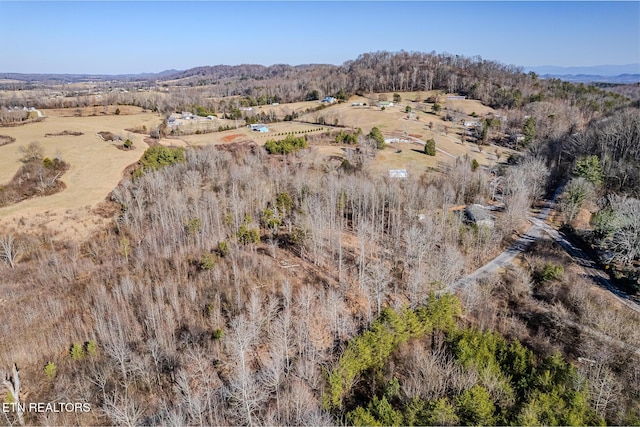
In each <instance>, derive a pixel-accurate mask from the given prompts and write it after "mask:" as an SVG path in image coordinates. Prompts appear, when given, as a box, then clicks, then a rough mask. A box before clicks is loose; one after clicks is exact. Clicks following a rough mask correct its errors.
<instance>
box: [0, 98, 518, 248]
mask: <svg viewBox="0 0 640 427" xmlns="http://www.w3.org/2000/svg"><path fill="white" fill-rule="evenodd" d="M386 95H387V98H388V99H392V97H393V94H392V93H390V94H386ZM400 95H401V97H402V101H401V102H400V103H399V104H396V105H394V106H392V107H387V108H386V109H385V110H381V109H379V108H377V107H375V106H370V105H367V106H353V105H352V103H363V104H364V103H367V104H371V99H370V98H367V97H359V96H354V97H352V98H351V99H350V100H349V101H346V102H343V103H340V104H334V105H331V106H328V107H326V108H324V109H322V110H320V111H313V112H310V113H306V114H300V113H303V112H304V111H306V110H307V109H309V108H311V109H313V108H316V107H317V106H318V105H320V103H319V102H317V101H307V102H298V103H294V104H282V105H272V106H262V107H254V112H256V113H259V112H260V111H264V112H265V113H269V112H271V111H273V112H274V113H276V114H277V115H278V116H280V117H282V116H283V115H285V114H290V113H292V112H298V113H299V114H300V117H299V120H302V121H309V122H313V121H316V120H317V119H318V118H319V117H322V118H324V120H325V122H326V123H327V124H334V123H338V124H339V125H341V126H346V128H337V127H333V126H323V125H315V124H310V123H302V122H300V121H294V122H279V123H271V124H267V126H268V127H269V129H270V132H268V133H259V132H253V131H251V130H250V129H249V128H247V127H246V126H244V125H240V122H241V121H238V128H237V129H236V128H235V121H230V120H224V121H223V120H216V121H212V122H211V126H218V125H220V124H222V122H224V124H230V125H232V126H234V128H233V129H231V130H228V131H223V132H212V133H205V134H201V135H195V134H194V135H184V136H176V137H171V138H165V139H162V140H161V141H160V143H161V144H163V145H176V146H200V145H220V144H229V143H243V142H252V143H255V144H258V145H264V143H265V142H266V141H267V140H269V139H281V138H284V136H285V134H287V133H294V134H295V135H297V136H301V135H308V134H318V133H322V132H326V131H328V130H340V129H346V130H349V129H355V128H358V127H359V128H362V129H363V131H364V132H365V134H366V133H368V132H369V131H370V130H371V128H372V127H374V126H376V127H378V128H379V129H380V130H381V131H382V133H383V135H384V136H385V137H386V138H408V137H413V138H416V139H417V140H419V141H426V140H427V139H430V138H434V139H435V141H436V147H437V149H438V150H439V151H437V153H436V156H433V157H431V156H426V155H425V154H424V153H423V144H422V143H420V142H418V143H410V142H395V143H392V144H388V146H387V148H386V149H385V150H382V151H379V152H378V153H377V156H376V158H375V159H374V160H372V162H371V163H370V168H371V171H372V173H374V174H380V175H387V174H388V170H389V169H407V171H408V172H409V173H410V174H412V175H422V174H423V173H425V172H429V171H434V170H436V169H437V168H438V167H440V166H441V165H442V164H444V163H448V162H450V161H452V160H453V159H454V158H456V157H459V156H464V155H468V156H469V157H470V158H471V159H476V160H477V161H478V162H479V163H480V164H482V165H492V164H495V163H496V162H497V161H498V160H499V158H498V156H499V157H500V160H502V161H504V160H505V159H506V158H507V156H508V155H509V154H510V153H511V152H512V151H511V150H507V149H504V148H502V147H495V146H490V147H482V151H480V150H479V149H478V147H477V145H476V144H472V143H465V144H462V143H461V142H460V136H459V134H460V132H461V131H462V128H461V124H460V123H453V122H447V121H444V120H443V115H436V114H433V113H431V112H430V109H431V104H425V103H422V102H416V101H415V100H417V101H421V100H424V99H426V98H427V97H428V96H430V95H431V93H429V92H419V93H401V94H400ZM376 99H377V95H376ZM447 102H448V104H447V108H450V109H456V110H458V111H462V112H464V114H467V115H469V114H470V113H471V112H475V113H476V114H479V115H486V114H489V113H491V112H493V110H491V109H490V108H489V107H485V106H482V105H481V104H480V103H479V102H478V101H473V100H455V101H447ZM406 106H411V107H412V109H413V111H414V114H413V115H412V116H411V117H409V115H408V114H407V113H406V112H405V108H406ZM116 108H119V109H120V114H119V115H115V114H114V112H115V110H116ZM419 109H424V111H425V112H420V111H417V110H419ZM43 113H44V115H45V116H46V119H45V120H44V121H42V122H39V123H31V124H27V125H24V126H17V127H8V128H2V129H1V131H2V132H1V133H2V134H4V135H7V136H10V137H13V138H15V139H16V141H15V142H14V143H12V144H9V145H5V146H0V185H1V184H2V183H4V182H8V181H9V180H10V179H11V178H12V176H13V175H14V174H15V172H16V171H17V170H18V168H19V167H20V165H21V163H20V160H19V159H20V154H19V152H18V149H19V148H20V147H24V146H26V145H28V144H29V143H30V142H32V141H39V142H40V143H41V145H42V147H43V148H44V155H45V156H47V157H50V158H53V157H55V156H57V155H58V153H59V154H60V155H61V156H62V158H63V159H64V160H65V161H67V162H68V163H70V165H71V169H70V170H69V171H68V172H67V173H66V174H65V175H64V176H63V177H62V178H61V179H62V181H63V182H64V183H65V184H66V186H67V188H66V189H65V190H63V191H62V192H60V193H58V194H55V195H52V196H48V197H42V198H35V199H31V200H26V201H23V202H20V203H18V204H16V205H12V206H6V207H4V208H0V227H1V228H3V229H15V230H18V231H24V232H28V231H29V230H38V229H39V230H42V229H43V228H44V229H47V230H48V231H49V232H51V233H53V234H54V235H67V236H68V235H74V236H76V237H77V236H84V237H86V236H87V235H88V233H90V232H91V231H92V230H93V229H95V227H96V226H97V225H99V224H101V223H102V222H104V221H105V220H104V219H102V218H100V217H99V216H97V215H95V214H94V213H93V209H95V208H96V206H98V205H99V203H100V202H102V201H103V200H104V199H105V197H106V196H107V195H108V194H109V192H110V191H112V190H113V188H115V187H116V186H117V184H118V182H119V181H120V180H121V178H122V173H123V170H124V169H125V168H126V167H127V166H129V165H130V164H133V163H135V162H136V161H137V160H139V158H140V157H141V155H142V154H143V152H144V150H145V149H146V148H147V144H146V143H145V142H144V141H143V139H144V138H145V135H140V134H136V133H131V132H128V131H126V130H125V129H133V128H142V126H146V127H147V129H152V128H154V127H156V126H158V125H159V124H160V123H161V120H162V118H161V117H160V116H159V115H157V114H153V113H149V112H143V110H142V109H140V108H138V107H130V106H108V107H87V108H83V109H80V110H78V109H56V110H43ZM101 131H105V132H111V133H113V134H115V135H119V136H121V137H122V138H124V139H126V138H129V139H131V140H132V141H133V142H134V147H135V149H134V150H131V151H122V150H119V149H118V148H117V147H116V144H115V143H111V142H105V141H103V140H102V139H100V137H99V136H98V135H97V133H98V132H101ZM71 133H82V135H77V136H74V135H72V134H71ZM45 134H54V135H55V134H61V135H58V136H51V137H45ZM347 148H348V147H344V146H337V145H333V144H326V145H322V144H318V143H314V144H313V146H312V147H310V149H309V151H308V153H309V154H308V155H309V158H310V159H311V160H312V163H313V164H315V165H317V166H323V165H327V164H332V165H334V166H336V167H337V165H339V162H340V161H339V159H337V160H336V158H339V157H344V156H345V150H346V149H347ZM496 150H497V152H498V156H496Z"/></svg>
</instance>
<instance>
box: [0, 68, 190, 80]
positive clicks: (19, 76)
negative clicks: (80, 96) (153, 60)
mask: <svg viewBox="0 0 640 427" xmlns="http://www.w3.org/2000/svg"><path fill="white" fill-rule="evenodd" d="M180 72H181V70H165V71H161V72H159V73H139V74H115V75H111V74H90V73H86V74H56V73H40V74H39V73H0V79H9V80H19V81H23V82H41V81H60V82H64V83H74V82H83V81H96V80H103V81H110V80H127V81H136V80H153V79H161V78H166V77H168V76H172V75H175V74H178V73H180Z"/></svg>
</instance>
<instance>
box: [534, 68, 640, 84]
mask: <svg viewBox="0 0 640 427" xmlns="http://www.w3.org/2000/svg"><path fill="white" fill-rule="evenodd" d="M524 69H525V71H526V72H529V71H533V72H534V73H536V74H538V75H539V76H540V77H541V78H543V79H552V78H553V79H560V80H564V81H568V82H572V83H617V84H628V83H637V82H640V64H625V65H593V66H589V67H557V66H554V65H542V66H538V67H525V68H524Z"/></svg>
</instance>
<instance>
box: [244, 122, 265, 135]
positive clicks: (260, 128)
mask: <svg viewBox="0 0 640 427" xmlns="http://www.w3.org/2000/svg"><path fill="white" fill-rule="evenodd" d="M249 129H251V130H252V131H253V132H262V133H266V132H269V127H267V126H266V125H264V124H262V123H256V124H253V125H249Z"/></svg>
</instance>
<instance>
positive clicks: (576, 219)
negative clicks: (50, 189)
mask: <svg viewBox="0 0 640 427" xmlns="http://www.w3.org/2000/svg"><path fill="white" fill-rule="evenodd" d="M154 78H155V77H154ZM12 84H16V83H7V85H6V86H3V87H2V89H1V92H0V100H1V104H2V106H0V124H1V127H0V136H2V138H1V139H0V141H2V142H3V145H0V184H2V185H3V187H5V186H7V185H6V183H7V182H9V181H10V180H11V179H12V178H13V177H15V173H16V171H19V170H23V169H22V166H23V165H24V164H27V162H32V164H33V165H34V167H35V166H37V167H38V168H40V169H37V168H35V169H34V170H36V171H37V170H41V169H42V168H48V167H50V165H51V164H52V163H54V160H52V158H53V159H57V160H58V161H61V160H60V159H63V160H64V161H65V162H66V163H68V167H69V169H68V171H65V173H64V175H60V176H58V177H56V178H55V179H58V178H59V179H60V180H61V181H63V182H64V184H65V185H64V188H60V189H59V190H60V191H58V192H57V193H56V194H52V195H45V192H44V191H42V187H43V185H42V183H43V182H44V177H43V176H41V177H40V181H38V179H35V180H31V181H29V182H33V184H30V185H32V188H29V189H28V190H29V194H30V196H29V197H30V198H28V199H24V200H21V199H19V197H18V198H16V199H15V200H19V201H17V202H12V201H9V202H8V205H7V206H4V207H2V208H0V320H1V321H0V341H1V342H2V346H0V370H1V371H2V373H3V375H2V376H3V379H4V378H6V379H7V380H6V381H5V382H3V386H2V387H3V388H2V393H3V396H7V397H6V398H5V400H6V402H7V404H10V403H26V404H29V403H37V402H52V403H53V402H55V403H59V402H72V403H73V404H74V405H75V404H80V406H79V407H78V408H79V409H77V410H76V409H75V408H76V406H74V410H73V411H71V410H69V411H67V410H61V411H44V410H43V411H39V410H31V409H29V410H26V411H24V412H21V411H20V406H19V405H10V406H11V408H12V409H11V410H10V411H8V412H6V411H5V414H4V418H2V417H0V424H2V425H4V424H7V425H16V424H25V425H41V424H42V425H71V424H74V425H138V424H144V425H164V424H174V425H192V424H198V425H251V426H256V425H507V424H509V425H602V424H611V425H634V424H637V423H638V422H639V421H640V404H639V402H640V381H638V379H639V378H640V353H639V352H638V348H640V332H639V331H640V306H639V305H638V303H637V301H638V293H639V292H640V274H638V273H639V272H640V264H639V263H640V252H639V251H638V250H637V249H638V248H639V247H640V240H638V239H639V236H640V233H639V232H638V231H639V229H640V228H639V227H638V221H637V218H639V217H640V215H638V212H640V210H638V209H639V208H638V207H639V206H640V202H639V201H638V197H639V195H638V188H640V186H639V185H640V184H639V183H640V174H639V173H638V170H640V163H639V162H640V158H639V151H638V147H637V141H638V135H640V120H638V117H640V114H638V108H637V105H636V104H634V103H633V102H632V100H630V99H628V98H626V97H624V96H622V95H619V94H616V93H612V92H610V91H607V90H604V89H602V88H598V87H595V86H592V85H583V84H572V83H569V82H563V81H559V80H554V79H550V80H543V79H540V78H539V77H538V76H537V75H535V74H525V73H523V72H522V69H520V68H518V67H513V66H506V65H504V64H500V63H497V62H493V61H485V60H482V59H481V58H465V57H462V56H459V55H450V54H435V53H418V52H412V53H408V52H402V51H401V52H396V53H390V52H374V53H367V54H363V55H360V56H359V57H358V58H356V59H354V60H353V61H347V62H346V63H344V64H343V65H341V66H332V65H304V66H296V67H292V66H288V65H274V66H270V67H265V66H260V65H242V66H237V67H227V66H214V67H198V68H196V69H192V70H187V71H182V72H178V73H176V74H169V75H166V76H164V77H163V78H161V79H158V80H157V81H155V80H154V81H146V82H132V81H125V80H123V81H121V82H120V83H108V84H107V83H105V82H96V83H93V82H90V81H82V82H77V83H70V84H68V85H67V84H61V83H60V82H54V83H51V84H42V85H40V84H39V83H38V84H36V83H35V82H31V83H29V85H33V86H29V87H27V86H21V87H20V88H14V87H13V86H11V85H12ZM20 84H22V83H20ZM16 106H20V107H19V108H15V107H16ZM22 106H24V107H34V109H29V108H22ZM9 107H11V108H9ZM36 108H38V110H36ZM36 111H38V112H40V113H41V115H38V113H37V112H36ZM250 125H256V126H255V127H254V128H255V130H254V129H253V128H251V127H250ZM263 128H264V129H266V130H265V131H264V132H262V130H263ZM259 130H260V131H259ZM36 142H37V143H36ZM34 147H36V148H38V147H40V149H39V150H35V149H33V148H34ZM30 149H31V150H30ZM29 164H31V163H29ZM54 172H55V171H54ZM55 179H54V181H55ZM17 180H19V177H18V178H17ZM12 185H13V184H12ZM7 187H8V186H7ZM12 188H13V187H12ZM16 188H20V187H18V186H17V187H16ZM18 196H20V195H19V194H18ZM503 254H506V256H504V257H503ZM496 257H498V258H497V259H498V261H494V259H496ZM504 259H508V260H507V261H500V260H504ZM489 267H491V268H489ZM487 271H490V272H489V273H487ZM482 272H485V273H483V274H480V273H482ZM18 384H19V386H18ZM18 388H19V390H18ZM26 408H31V407H30V406H26ZM36 408H37V406H36Z"/></svg>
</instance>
